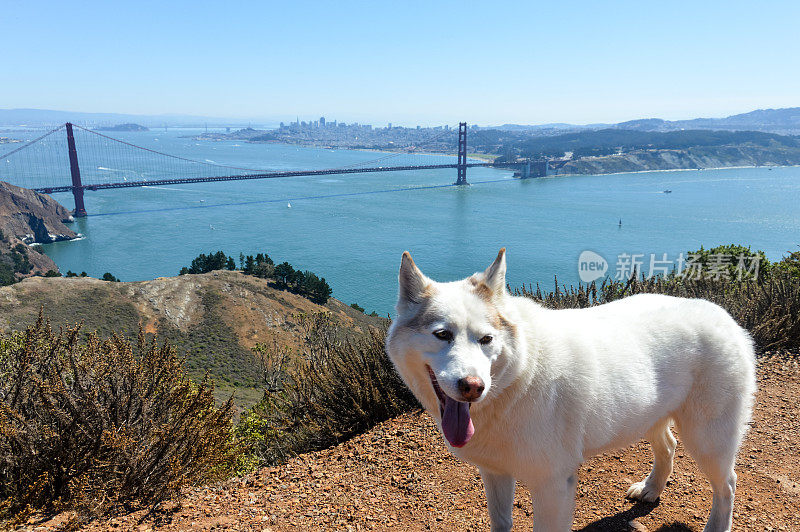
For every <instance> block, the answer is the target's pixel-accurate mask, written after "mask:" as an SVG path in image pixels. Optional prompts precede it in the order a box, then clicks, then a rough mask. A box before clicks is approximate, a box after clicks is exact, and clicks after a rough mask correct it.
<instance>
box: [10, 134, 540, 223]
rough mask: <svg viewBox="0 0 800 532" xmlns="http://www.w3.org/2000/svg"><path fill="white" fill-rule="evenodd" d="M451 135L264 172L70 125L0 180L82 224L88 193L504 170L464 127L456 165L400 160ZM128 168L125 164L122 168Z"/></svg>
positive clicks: (37, 143) (44, 138)
mask: <svg viewBox="0 0 800 532" xmlns="http://www.w3.org/2000/svg"><path fill="white" fill-rule="evenodd" d="M62 133H66V139H64V137H61V136H60V134H62ZM450 133H451V132H450V131H449V130H445V131H443V132H442V133H441V134H440V135H437V136H435V137H433V138H431V139H429V140H427V141H424V142H422V143H418V144H417V145H410V146H406V147H404V149H405V150H406V151H399V152H397V153H391V154H389V155H384V156H382V157H379V158H376V159H372V160H369V161H363V162H359V163H356V164H351V165H348V166H342V167H338V168H319V169H304V170H265V169H263V168H262V169H257V168H245V167H239V166H231V165H225V164H219V163H216V162H213V161H209V160H205V161H200V160H196V159H191V158H188V157H183V156H179V155H174V154H169V153H165V152H161V151H157V150H154V149H152V148H147V147H144V146H138V145H136V144H133V143H131V142H128V141H125V140H121V139H117V138H113V137H110V136H108V135H105V134H103V133H100V132H98V131H93V130H91V129H88V128H85V127H82V126H79V125H76V124H72V123H69V122H67V123H65V124H61V125H60V126H58V127H56V128H54V129H52V130H50V131H48V132H47V133H45V134H43V135H41V136H40V137H37V138H35V139H33V140H31V141H29V142H27V143H26V144H24V145H22V146H20V147H18V148H16V149H14V150H12V151H10V152H8V153H6V154H5V155H2V156H0V180H2V181H7V182H9V183H11V184H13V185H17V186H21V187H25V188H29V189H32V190H35V191H37V192H43V193H46V194H51V193H55V192H71V193H72V195H73V198H74V200H75V209H74V211H73V215H74V216H76V217H82V216H86V215H87V212H86V206H85V204H84V192H85V191H87V190H89V191H100V190H106V189H115V188H132V187H145V186H147V187H154V186H161V185H181V184H188V183H209V182H218V181H241V180H254V179H277V178H288V177H301V176H320V175H336V174H361V173H377V172H400V171H419V170H439V169H447V168H450V169H455V170H456V181H455V183H453V184H454V185H459V186H461V185H468V182H467V168H470V167H492V166H498V165H495V164H494V163H492V162H486V161H480V162H478V161H475V160H470V159H469V158H468V157H467V124H466V122H461V123H460V124H459V127H458V137H457V146H454V147H455V148H457V149H456V150H455V151H456V154H455V157H454V160H447V158H449V157H452V156H447V155H444V156H442V155H440V156H437V157H433V159H436V160H431V159H432V157H431V156H430V154H424V155H423V154H420V155H422V156H424V157H426V159H424V160H415V161H412V162H410V161H408V157H405V158H403V159H398V156H401V155H406V156H407V155H408V154H409V152H414V151H417V150H419V149H420V148H422V147H424V145H426V144H429V143H431V144H432V143H434V142H437V141H441V138H442V137H443V136H444V135H447V134H450ZM454 140H455V139H454ZM64 148H66V154H65V153H64ZM65 155H66V157H65ZM393 159H394V160H393ZM122 161H124V163H125V164H120V163H121V162H122ZM119 166H126V167H127V169H128V170H127V171H124V172H122V171H120V170H119V169H118V167H119ZM501 167H503V168H514V167H519V168H521V169H522V170H523V174H524V175H523V177H528V176H529V175H530V163H528V164H527V166H526V165H525V163H519V164H514V163H512V164H508V163H505V164H503V165H502V166H501ZM87 170H88V172H87ZM120 172H122V175H120Z"/></svg>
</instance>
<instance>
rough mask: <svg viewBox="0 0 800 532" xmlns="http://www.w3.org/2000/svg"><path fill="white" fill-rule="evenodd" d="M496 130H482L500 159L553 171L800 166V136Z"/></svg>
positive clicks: (736, 133) (731, 132) (561, 172)
mask: <svg viewBox="0 0 800 532" xmlns="http://www.w3.org/2000/svg"><path fill="white" fill-rule="evenodd" d="M490 133H491V132H481V134H482V136H483V137H482V138H484V139H487V140H488V139H491V140H493V141H494V142H496V143H499V144H497V145H496V146H499V148H498V147H496V148H495V149H503V150H506V155H505V156H503V157H501V158H499V159H498V162H503V161H504V160H516V158H517V157H523V158H534V159H536V158H541V157H545V158H547V159H548V160H549V161H550V168H551V170H552V171H551V172H550V173H552V174H609V173H616V172H636V171H647V170H677V169H694V168H724V167H732V166H793V165H799V164H800V139H798V138H797V137H791V136H786V135H778V134H774V133H763V132H758V131H706V130H685V131H667V132H658V131H656V132H654V131H640V130H636V129H601V130H597V131H578V132H570V133H564V134H561V135H556V136H550V137H533V138H526V139H522V140H521V139H517V140H512V141H510V142H509V141H508V139H503V138H498V139H492V136H491V135H490ZM503 142H506V143H507V144H502V143H503ZM488 148H489V146H487V149H488ZM565 154H567V156H568V157H569V158H568V159H564V155H565ZM569 154H571V157H570V156H569Z"/></svg>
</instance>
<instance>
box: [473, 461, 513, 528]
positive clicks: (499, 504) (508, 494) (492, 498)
mask: <svg viewBox="0 0 800 532" xmlns="http://www.w3.org/2000/svg"><path fill="white" fill-rule="evenodd" d="M480 472H481V478H482V479H483V488H484V490H486V502H487V504H488V506H489V519H490V520H491V523H492V532H508V531H509V530H511V525H512V524H513V520H512V517H511V507H512V506H513V505H514V490H515V488H516V486H517V482H516V480H514V477H512V476H509V475H497V474H495V473H490V472H488V471H486V470H485V469H480Z"/></svg>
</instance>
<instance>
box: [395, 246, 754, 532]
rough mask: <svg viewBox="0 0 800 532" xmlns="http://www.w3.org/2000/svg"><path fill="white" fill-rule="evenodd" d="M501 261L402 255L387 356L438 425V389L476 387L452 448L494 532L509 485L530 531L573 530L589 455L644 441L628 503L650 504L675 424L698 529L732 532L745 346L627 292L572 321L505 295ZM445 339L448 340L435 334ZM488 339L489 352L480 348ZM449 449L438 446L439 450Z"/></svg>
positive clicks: (745, 413)
mask: <svg viewBox="0 0 800 532" xmlns="http://www.w3.org/2000/svg"><path fill="white" fill-rule="evenodd" d="M505 271H506V263H505V250H504V249H503V250H501V251H500V254H499V255H498V257H497V259H496V260H495V262H494V263H493V264H492V265H491V266H490V267H489V268H488V269H487V270H486V271H485V272H483V273H480V274H475V275H473V276H471V277H469V278H467V279H464V280H462V281H457V282H451V283H437V282H434V281H432V280H430V279H428V278H427V277H425V276H424V275H423V274H422V273H421V272H420V271H419V269H418V268H417V267H416V265H415V264H414V262H413V260H412V259H411V256H410V255H409V254H408V253H404V254H403V260H402V264H401V268H400V295H399V298H398V303H397V316H396V319H395V320H394V322H393V323H392V326H391V329H390V331H389V335H388V337H387V341H386V345H387V352H388V354H389V357H390V358H391V360H392V362H393V363H394V365H395V367H396V368H397V370H398V371H399V373H400V375H401V376H402V377H403V379H404V380H405V382H406V383H407V384H408V386H409V387H410V388H411V390H412V391H413V392H414V394H415V395H416V397H417V398H418V399H419V400H420V402H421V403H422V405H423V406H424V407H425V409H426V410H427V411H428V412H429V413H430V415H431V416H432V417H433V418H434V419H435V420H436V421H437V423H438V424H439V426H440V428H441V414H440V407H439V400H438V399H437V396H436V394H435V392H434V389H433V385H432V381H431V379H430V377H429V375H428V372H427V368H426V366H429V367H430V368H431V369H432V370H433V372H434V374H435V376H436V378H437V381H438V382H439V385H440V387H441V389H442V390H443V391H444V393H446V394H447V395H449V396H450V397H452V398H459V397H460V395H459V392H458V388H457V381H458V379H460V378H462V377H465V376H468V375H471V376H477V377H480V378H482V379H483V381H484V383H485V385H486V390H485V392H484V393H483V395H482V396H481V397H480V399H479V400H478V401H477V402H474V403H472V405H471V409H470V415H471V417H472V420H473V422H474V426H475V434H474V436H473V437H472V439H471V440H470V441H469V442H468V443H467V444H466V445H464V446H463V447H461V448H453V447H451V446H450V445H449V444H448V447H449V448H450V451H451V452H453V453H454V454H455V455H456V456H458V457H460V458H462V459H464V460H466V461H468V462H471V463H473V464H475V465H476V466H478V468H479V469H480V473H481V477H482V478H483V482H484V487H485V490H486V497H487V500H488V506H489V514H490V518H491V523H492V530H509V529H510V528H511V524H512V520H511V508H512V504H513V499H514V489H515V484H516V480H519V481H521V482H522V483H524V484H525V485H527V486H528V487H529V488H530V489H531V492H532V498H533V519H534V528H535V530H536V531H537V532H543V531H557V532H563V531H564V530H570V529H571V525H572V520H573V511H574V493H575V486H576V482H577V480H576V471H577V469H578V467H579V466H580V464H581V463H582V462H583V461H584V460H586V459H587V458H589V457H591V456H593V455H596V454H598V453H602V452H604V451H608V450H612V449H618V448H620V447H624V446H627V445H630V444H632V443H634V442H636V441H638V440H639V439H641V438H642V437H644V438H645V439H647V440H648V441H649V442H650V443H651V445H652V448H653V453H654V461H653V469H652V471H651V472H650V474H649V475H647V477H646V478H645V479H644V480H643V481H641V482H637V483H635V484H633V485H632V486H631V487H630V489H629V490H628V496H629V497H631V498H635V499H639V500H643V501H655V500H656V499H657V498H658V496H659V495H660V494H661V492H662V491H663V490H664V487H665V485H666V483H667V479H668V478H669V476H670V474H671V473H672V458H673V455H674V453H675V444H676V441H675V438H674V437H673V435H672V433H671V431H670V425H671V424H672V423H673V422H674V423H675V424H676V425H677V428H678V430H679V432H680V435H681V440H682V441H683V443H684V445H685V447H686V449H687V450H688V451H689V452H690V453H691V455H692V456H693V457H694V459H695V460H696V462H697V464H698V466H699V467H700V469H701V470H702V471H703V473H704V474H705V475H706V476H707V477H708V479H709V481H710V482H711V485H712V487H713V490H714V496H713V502H712V505H711V513H710V515H709V519H708V522H707V524H706V527H705V530H706V532H709V531H714V532H717V531H728V530H730V528H731V519H732V513H733V496H734V491H735V487H736V473H735V472H734V462H735V458H736V453H737V450H738V448H739V445H740V443H741V441H742V438H743V436H744V434H745V432H746V429H747V424H748V422H749V420H750V412H751V407H752V401H753V394H754V393H755V387H756V385H755V357H754V351H753V345H752V341H751V339H750V337H749V335H748V334H747V332H746V331H745V330H743V329H742V328H741V327H739V326H738V325H737V324H736V323H735V322H734V320H733V319H732V318H731V317H730V315H728V313H727V312H726V311H725V310H723V309H722V308H721V307H719V306H717V305H715V304H713V303H710V302H708V301H704V300H698V299H682V298H676V297H669V296H664V295H653V294H645V295H636V296H632V297H628V298H625V299H622V300H618V301H614V302H612V303H608V304H605V305H601V306H597V307H592V308H588V309H581V310H550V309H546V308H544V307H543V306H541V305H539V304H537V303H535V302H533V301H532V300H530V299H528V298H524V297H515V296H511V295H509V294H508V293H507V291H506V288H505V287H506V283H505ZM441 329H447V330H449V331H451V332H452V333H453V335H454V337H453V340H452V341H449V342H448V341H443V340H440V339H439V338H437V337H435V336H434V335H433V334H432V333H433V332H434V331H436V330H441ZM485 335H491V336H492V337H493V339H492V341H491V342H490V343H489V344H487V345H482V344H481V343H479V342H478V339H479V338H482V337H484V336H485ZM445 443H447V442H446V440H445Z"/></svg>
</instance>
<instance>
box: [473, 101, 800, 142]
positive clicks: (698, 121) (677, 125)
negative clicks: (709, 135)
mask: <svg viewBox="0 0 800 532" xmlns="http://www.w3.org/2000/svg"><path fill="white" fill-rule="evenodd" d="M608 128H613V129H631V130H637V131H680V130H684V129H709V130H727V131H764V132H767V133H779V134H781V135H798V134H800V107H786V108H782V109H756V110H755V111H750V112H748V113H740V114H735V115H730V116H726V117H724V118H693V119H689V120H663V119H661V118H639V119H636V120H628V121H625V122H619V123H616V124H586V125H577V124H540V125H518V124H504V125H502V126H496V127H491V128H484V129H495V130H501V131H508V132H518V133H525V134H528V135H534V136H545V135H558V134H560V133H563V132H564V131H581V130H593V129H594V130H596V129H608Z"/></svg>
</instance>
